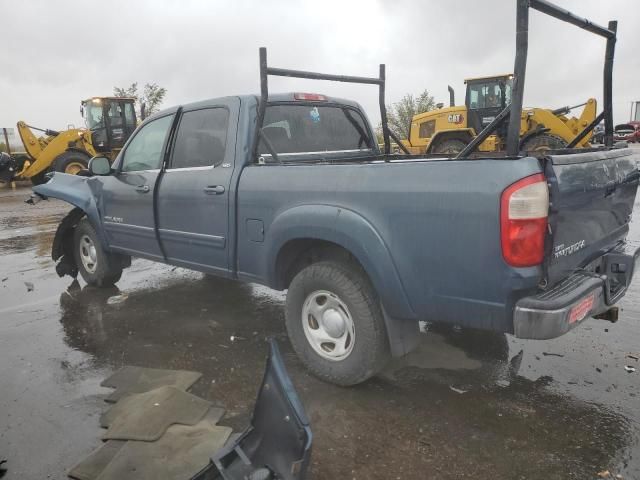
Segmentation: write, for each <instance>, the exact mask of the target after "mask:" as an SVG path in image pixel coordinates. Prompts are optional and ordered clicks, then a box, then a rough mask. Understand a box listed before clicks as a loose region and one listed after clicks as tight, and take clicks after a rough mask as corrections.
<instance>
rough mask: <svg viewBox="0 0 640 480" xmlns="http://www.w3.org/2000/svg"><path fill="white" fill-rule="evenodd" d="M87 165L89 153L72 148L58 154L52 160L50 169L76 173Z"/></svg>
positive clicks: (71, 173)
mask: <svg viewBox="0 0 640 480" xmlns="http://www.w3.org/2000/svg"><path fill="white" fill-rule="evenodd" d="M88 166H89V155H87V154H85V153H82V152H76V151H73V150H72V151H68V152H64V153H62V154H60V155H58V156H57V157H56V159H55V160H54V162H53V165H52V169H53V170H55V171H56V172H62V173H68V174H70V175H77V174H78V173H80V172H81V171H82V170H86V169H87V168H88Z"/></svg>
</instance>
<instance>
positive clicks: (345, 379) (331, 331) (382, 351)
mask: <svg viewBox="0 0 640 480" xmlns="http://www.w3.org/2000/svg"><path fill="white" fill-rule="evenodd" d="M286 324H287V332H288V333H289V338H290V340H291V343H292V344H293V348H294V349H295V351H296V353H297V354H298V356H299V357H300V359H301V360H302V362H303V363H304V364H305V366H306V367H307V368H308V369H309V370H310V371H311V372H312V373H313V374H314V375H316V376H317V377H319V378H321V379H322V380H325V381H328V382H331V383H335V384H338V385H355V384H357V383H360V382H363V381H365V380H366V379H368V378H369V377H371V376H373V375H375V374H376V373H378V372H379V371H380V370H381V369H382V367H383V366H384V365H385V363H386V362H387V360H388V358H389V342H388V339H387V334H386V329H385V326H384V319H383V317H382V311H381V308H380V305H379V303H378V300H377V297H376V295H375V292H374V290H373V287H372V286H371V284H370V282H369V280H368V278H367V277H366V274H365V273H364V272H363V271H362V269H361V268H360V267H359V266H357V265H354V264H349V263H342V262H337V261H323V262H319V263H315V264H312V265H310V266H308V267H306V268H304V269H303V270H302V271H300V272H299V273H298V274H297V275H296V276H295V277H294V279H293V281H292V282H291V285H290V286H289V291H288V292H287V306H286Z"/></svg>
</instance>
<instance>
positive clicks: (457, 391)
mask: <svg viewBox="0 0 640 480" xmlns="http://www.w3.org/2000/svg"><path fill="white" fill-rule="evenodd" d="M449 388H450V389H451V390H453V391H454V392H456V393H459V394H461V395H462V394H463V393H467V390H461V389H460V388H456V387H452V386H451V385H449Z"/></svg>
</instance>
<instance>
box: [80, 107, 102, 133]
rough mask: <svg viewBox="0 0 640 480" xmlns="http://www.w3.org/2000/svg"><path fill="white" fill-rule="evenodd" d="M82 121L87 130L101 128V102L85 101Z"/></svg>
mask: <svg viewBox="0 0 640 480" xmlns="http://www.w3.org/2000/svg"><path fill="white" fill-rule="evenodd" d="M84 121H85V123H86V125H87V128H88V129H89V130H97V129H99V128H103V127H104V118H103V115H102V103H94V102H87V103H86V104H85V105H84Z"/></svg>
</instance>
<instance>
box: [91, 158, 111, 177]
mask: <svg viewBox="0 0 640 480" xmlns="http://www.w3.org/2000/svg"><path fill="white" fill-rule="evenodd" d="M89 173H90V174H91V175H110V174H111V161H110V160H109V159H108V158H107V157H93V158H92V159H91V160H89Z"/></svg>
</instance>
